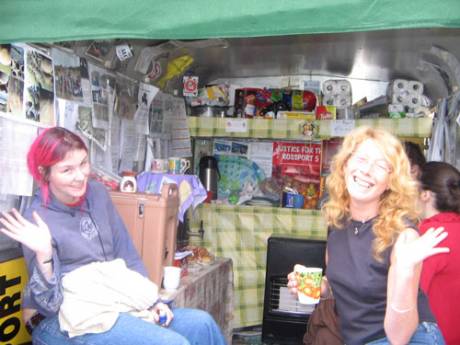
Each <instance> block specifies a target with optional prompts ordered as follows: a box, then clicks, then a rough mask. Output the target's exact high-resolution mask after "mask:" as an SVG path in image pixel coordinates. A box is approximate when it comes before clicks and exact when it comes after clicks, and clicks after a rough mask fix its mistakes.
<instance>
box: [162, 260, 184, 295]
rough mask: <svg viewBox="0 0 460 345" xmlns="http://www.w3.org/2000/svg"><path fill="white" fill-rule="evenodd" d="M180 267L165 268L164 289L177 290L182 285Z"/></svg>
mask: <svg viewBox="0 0 460 345" xmlns="http://www.w3.org/2000/svg"><path fill="white" fill-rule="evenodd" d="M180 274H181V269H180V267H175V266H165V267H164V275H163V287H164V288H165V289H166V290H175V289H177V288H178V287H179V285H180Z"/></svg>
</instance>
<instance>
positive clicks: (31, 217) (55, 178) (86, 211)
mask: <svg viewBox="0 0 460 345" xmlns="http://www.w3.org/2000/svg"><path fill="white" fill-rule="evenodd" d="M27 163H28V167H29V171H30V173H31V174H32V176H33V177H34V179H35V181H36V182H37V183H38V185H39V190H38V191H37V193H35V195H34V197H33V200H32V203H31V206H30V207H29V209H28V210H27V211H26V212H25V214H24V215H21V214H20V213H19V212H18V211H17V210H14V209H13V210H12V211H11V212H10V213H2V217H1V218H0V223H1V224H2V225H3V227H2V228H1V229H0V231H1V232H2V233H4V234H6V235H7V236H9V237H11V238H12V239H14V240H17V241H19V242H20V243H22V245H23V251H24V256H25V259H26V262H27V267H28V271H29V277H30V278H29V282H28V284H27V287H26V291H25V295H24V299H23V307H25V308H28V309H35V310H36V311H37V313H36V314H35V315H34V316H33V317H31V318H30V320H28V325H29V327H28V328H29V329H30V331H31V333H32V339H33V343H34V344H46V345H58V344H59V345H63V344H75V343H78V344H91V345H94V344H100V345H107V344H110V345H117V344H120V345H122V344H139V345H143V344H145V345H155V344H168V345H172V344H178V345H179V344H180V345H186V344H197V343H200V344H213V345H220V344H225V340H224V338H223V336H222V333H221V331H220V329H219V327H218V326H217V324H216V323H215V322H214V320H213V319H212V317H211V316H210V315H209V314H208V313H206V312H204V311H201V310H195V309H186V308H177V309H174V314H173V312H172V311H171V310H170V309H169V307H168V306H167V305H166V304H164V303H161V302H159V301H157V302H156V303H154V304H153V305H151V306H150V308H149V310H150V311H151V312H152V315H153V322H147V321H144V320H142V319H140V318H138V317H135V316H133V315H131V314H128V313H124V312H121V313H119V315H118V318H117V319H116V322H115V324H114V325H113V326H112V327H111V328H110V329H108V330H105V331H103V332H100V333H85V334H82V335H77V336H72V337H70V335H69V333H68V332H66V331H63V330H62V327H60V326H62V323H61V321H62V320H61V319H60V318H59V317H58V314H59V311H60V307H61V305H62V303H63V287H62V280H63V278H65V277H66V275H67V276H68V275H70V273H72V272H74V271H75V270H77V269H80V268H82V267H88V265H89V264H93V263H100V262H112V261H114V260H116V259H122V260H123V261H124V263H125V264H126V267H127V268H128V269H130V270H131V271H134V272H137V273H139V274H140V275H142V276H143V277H147V272H146V269H145V267H144V265H143V263H142V261H141V259H140V257H139V255H138V254H137V252H136V250H135V248H134V245H133V243H132V241H131V239H130V237H129V235H128V232H127V230H126V227H125V225H124V224H123V222H122V220H121V218H120V216H119V215H118V213H117V211H116V210H115V207H114V206H113V204H112V201H111V199H110V196H109V194H108V192H107V191H106V189H105V187H104V186H103V185H102V184H100V183H98V182H96V181H91V180H89V174H90V163H89V158H88V150H87V148H86V145H85V143H84V142H83V141H82V139H81V138H80V137H79V136H77V135H76V134H74V133H72V132H70V131H69V130H67V129H65V128H60V127H54V128H50V129H47V130H45V131H44V132H43V133H41V134H40V135H39V136H38V137H37V138H36V140H35V141H34V142H33V144H32V145H31V147H30V150H29V153H28V157H27ZM141 278H142V277H141ZM142 279H143V278H142ZM75 312H76V313H77V312H78V311H77V310H75ZM160 313H161V314H162V315H163V314H166V322H165V323H164V324H162V325H160V324H159V321H160V320H159V315H160ZM173 317H174V320H173Z"/></svg>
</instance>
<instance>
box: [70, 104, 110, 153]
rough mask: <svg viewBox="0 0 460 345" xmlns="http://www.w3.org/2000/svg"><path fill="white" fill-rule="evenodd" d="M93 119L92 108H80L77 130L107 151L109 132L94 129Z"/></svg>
mask: <svg viewBox="0 0 460 345" xmlns="http://www.w3.org/2000/svg"><path fill="white" fill-rule="evenodd" d="M92 117H93V115H92V109H91V108H90V107H84V106H79V107H78V120H77V128H78V129H79V130H80V132H81V133H82V134H83V135H84V136H85V137H86V138H88V139H90V140H92V141H94V142H95V143H96V144H97V145H98V146H99V147H100V148H101V149H102V150H104V151H105V150H106V149H107V132H106V131H105V130H104V129H101V128H94V127H93V120H92Z"/></svg>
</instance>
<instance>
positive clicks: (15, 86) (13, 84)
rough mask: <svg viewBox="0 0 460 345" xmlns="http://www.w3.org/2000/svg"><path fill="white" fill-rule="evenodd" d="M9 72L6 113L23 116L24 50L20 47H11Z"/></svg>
mask: <svg viewBox="0 0 460 345" xmlns="http://www.w3.org/2000/svg"><path fill="white" fill-rule="evenodd" d="M10 56H11V62H10V63H11V70H10V77H9V79H8V87H7V90H8V91H7V92H8V100H7V112H10V113H11V114H13V115H14V116H20V117H23V116H24V112H23V103H24V102H23V101H24V48H23V47H22V46H17V45H11V47H10Z"/></svg>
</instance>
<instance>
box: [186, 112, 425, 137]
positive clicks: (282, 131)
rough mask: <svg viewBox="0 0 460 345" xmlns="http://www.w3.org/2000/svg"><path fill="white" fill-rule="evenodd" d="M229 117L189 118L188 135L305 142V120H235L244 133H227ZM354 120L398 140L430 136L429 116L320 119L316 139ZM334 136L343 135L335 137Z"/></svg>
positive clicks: (317, 123) (353, 124) (329, 134)
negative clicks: (244, 127)
mask: <svg viewBox="0 0 460 345" xmlns="http://www.w3.org/2000/svg"><path fill="white" fill-rule="evenodd" d="M232 120H234V119H231V118H218V117H193V116H189V117H188V124H189V128H190V135H191V136H194V137H230V138H264V139H296V140H299V139H300V140H302V139H305V136H304V135H303V134H302V124H303V123H305V121H304V120H294V119H279V120H269V119H238V120H244V121H246V123H247V131H244V132H240V131H229V128H230V126H229V125H228V122H229V121H232ZM350 121H353V123H352V127H358V126H363V125H366V126H370V127H373V128H383V129H386V130H388V131H389V132H391V133H393V134H394V135H397V136H399V137H422V138H424V137H430V136H431V128H432V122H433V120H432V119H431V118H428V117H422V118H403V119H390V118H379V119H357V120H321V121H314V122H315V124H316V125H317V126H319V130H318V137H317V138H321V139H325V138H330V137H332V136H336V135H334V133H335V130H334V128H340V126H341V125H342V124H343V126H344V127H345V126H347V128H349V126H350ZM337 136H343V134H341V135H337Z"/></svg>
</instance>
